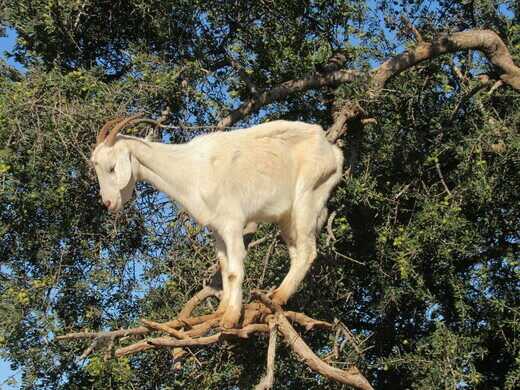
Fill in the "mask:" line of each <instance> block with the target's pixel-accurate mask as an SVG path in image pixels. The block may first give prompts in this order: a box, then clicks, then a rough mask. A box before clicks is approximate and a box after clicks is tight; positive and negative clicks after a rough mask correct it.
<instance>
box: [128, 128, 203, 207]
mask: <svg viewBox="0 0 520 390" xmlns="http://www.w3.org/2000/svg"><path fill="white" fill-rule="evenodd" d="M125 142H127V144H128V146H129V149H130V151H131V153H132V155H133V156H134V157H135V158H136V159H137V160H138V161H139V167H138V172H137V180H139V181H141V180H142V181H145V182H147V183H150V184H151V185H152V186H153V187H154V188H156V189H158V190H159V191H162V192H164V193H166V194H167V195H168V196H169V197H170V198H172V199H173V200H175V201H177V202H178V203H180V204H181V205H182V206H183V207H184V208H187V207H188V206H189V200H190V193H193V190H194V187H195V185H196V184H195V183H196V180H197V177H196V176H197V175H196V174H195V172H191V171H192V169H191V168H192V167H193V162H192V160H193V156H192V153H190V152H189V151H188V150H187V149H188V148H187V145H182V144H181V145H165V144H162V143H157V142H147V141H145V140H141V139H132V138H126V139H125Z"/></svg>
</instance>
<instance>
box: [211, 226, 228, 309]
mask: <svg viewBox="0 0 520 390" xmlns="http://www.w3.org/2000/svg"><path fill="white" fill-rule="evenodd" d="M214 236H215V249H216V252H217V258H218V261H219V265H220V276H221V278H222V295H221V297H220V304H219V305H218V309H217V312H219V313H222V314H223V313H224V312H225V311H226V308H227V307H228V303H229V278H228V260H227V254H226V244H225V243H224V240H223V239H222V237H220V235H219V234H217V233H214Z"/></svg>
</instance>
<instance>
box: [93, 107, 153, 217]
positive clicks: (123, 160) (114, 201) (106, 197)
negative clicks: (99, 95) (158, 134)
mask: <svg viewBox="0 0 520 390" xmlns="http://www.w3.org/2000/svg"><path fill="white" fill-rule="evenodd" d="M142 115H143V114H137V115H133V116H130V117H128V118H115V119H112V120H110V121H108V122H107V123H105V125H104V126H103V128H102V129H101V130H100V132H99V134H98V136H97V142H96V146H95V148H94V151H93V152H92V156H91V158H90V160H91V161H92V163H93V165H94V168H95V170H96V174H97V177H98V181H99V188H100V193H101V198H102V199H103V204H104V205H105V206H106V207H107V208H108V209H109V210H110V211H113V212H115V211H119V210H120V209H121V208H122V207H123V205H124V204H125V203H126V202H127V201H128V200H130V198H131V197H132V192H133V190H134V187H135V183H136V168H137V164H138V162H137V161H136V160H135V159H134V158H133V157H132V154H131V153H130V150H129V149H128V146H127V145H126V144H125V143H124V142H116V140H117V135H118V133H119V131H121V130H123V129H124V128H125V127H126V126H128V125H130V124H133V123H135V122H136V121H137V119H138V118H140V117H141V116H142Z"/></svg>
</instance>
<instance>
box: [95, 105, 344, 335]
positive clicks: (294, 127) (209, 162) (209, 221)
mask: <svg viewBox="0 0 520 390" xmlns="http://www.w3.org/2000/svg"><path fill="white" fill-rule="evenodd" d="M141 116H142V114H138V115H134V116H131V117H127V118H126V119H122V118H118V119H115V120H111V121H109V122H107V123H106V124H105V126H103V128H102V129H101V131H100V132H99V134H98V137H97V144H96V146H95V149H94V151H93V152H92V157H91V162H92V163H93V165H94V168H95V170H96V174H97V177H98V180H99V185H100V193H101V197H102V200H103V203H104V204H105V206H106V207H107V208H108V209H109V210H110V211H112V212H115V211H118V210H120V209H121V208H122V207H123V205H124V204H125V203H126V202H127V201H128V200H129V199H130V198H131V196H132V192H133V189H134V187H135V184H136V182H138V181H145V182H148V183H150V184H151V185H152V186H153V187H155V188H156V189H158V190H159V191H162V192H164V193H166V194H167V195H168V196H169V197H170V198H171V199H173V200H174V201H176V202H177V203H179V204H180V205H181V206H182V207H183V208H184V209H185V210H186V211H187V212H188V213H189V214H191V216H192V217H193V218H194V219H195V220H196V221H197V222H198V223H199V224H201V225H203V226H208V227H210V228H211V230H212V232H213V235H214V238H215V243H216V252H217V257H218V260H219V263H220V272H221V275H222V296H221V301H220V305H219V307H218V309H217V310H218V311H219V312H220V313H221V314H222V318H221V326H222V327H223V328H233V327H235V326H236V325H237V323H238V321H239V320H240V316H241V309H242V281H243V279H244V265H243V261H244V258H245V256H246V250H245V247H244V242H243V229H244V227H245V226H246V225H248V224H250V223H257V222H267V223H276V224H278V225H279V227H280V230H281V236H282V238H283V240H284V241H285V243H286V244H287V247H288V250H289V256H290V260H291V265H290V269H289V272H288V273H287V275H286V276H285V279H284V280H283V281H282V283H281V285H280V286H279V287H278V288H277V289H275V290H274V292H273V293H272V299H273V300H274V301H275V302H276V303H278V304H280V305H283V304H285V303H286V302H287V300H288V299H289V298H290V297H291V296H292V295H293V294H294V293H295V292H296V290H297V288H298V286H299V285H300V283H301V282H302V280H303V278H304V277H305V274H306V273H307V271H308V270H309V268H310V266H311V264H312V262H313V261H314V259H315V258H316V235H317V233H318V232H319V230H320V229H321V227H322V226H323V224H324V222H325V220H326V219H327V208H326V206H325V203H326V201H327V199H328V197H329V195H330V193H331V191H332V189H333V188H334V187H335V186H336V184H337V183H338V182H339V180H340V178H341V176H342V166H343V154H342V152H341V150H340V149H339V148H338V147H337V146H335V145H332V144H330V143H329V142H328V141H327V139H326V138H325V133H324V131H323V129H322V128H321V126H318V125H311V124H307V123H303V122H291V121H284V120H277V121H273V122H268V123H264V124H261V125H257V126H254V127H251V128H247V129H240V130H235V131H231V132H215V133H211V134H207V135H202V136H199V137H196V138H194V139H193V140H191V141H190V142H188V143H185V144H178V145H168V144H162V143H157V142H150V141H148V140H146V139H141V138H137V137H132V136H127V135H121V134H118V133H119V131H121V130H122V129H123V128H125V127H126V126H128V125H131V124H134V125H135V124H136V123H138V122H139V121H147V122H150V120H147V119H139V118H140V117H141ZM112 126H113V127H112ZM110 127H112V129H111V130H109V128H110Z"/></svg>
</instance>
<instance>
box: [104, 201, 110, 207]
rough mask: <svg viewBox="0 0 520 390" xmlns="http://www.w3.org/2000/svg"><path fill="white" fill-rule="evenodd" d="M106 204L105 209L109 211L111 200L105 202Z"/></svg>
mask: <svg viewBox="0 0 520 390" xmlns="http://www.w3.org/2000/svg"><path fill="white" fill-rule="evenodd" d="M104 204H105V207H106V208H107V209H109V208H110V201H109V200H105V202H104Z"/></svg>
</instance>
